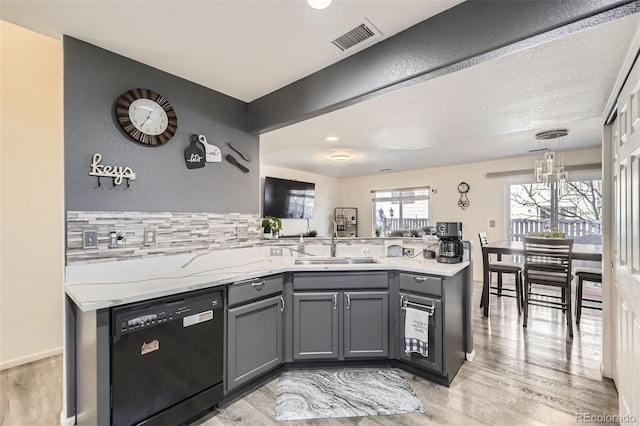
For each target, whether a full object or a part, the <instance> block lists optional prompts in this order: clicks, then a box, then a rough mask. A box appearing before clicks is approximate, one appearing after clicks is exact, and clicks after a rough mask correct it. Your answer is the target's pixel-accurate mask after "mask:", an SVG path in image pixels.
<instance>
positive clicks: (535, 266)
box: [522, 237, 573, 337]
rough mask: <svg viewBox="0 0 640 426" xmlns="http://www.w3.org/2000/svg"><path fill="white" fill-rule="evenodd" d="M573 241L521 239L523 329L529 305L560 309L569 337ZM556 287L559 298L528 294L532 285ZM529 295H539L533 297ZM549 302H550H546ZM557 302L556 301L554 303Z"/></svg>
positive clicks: (527, 317)
mask: <svg viewBox="0 0 640 426" xmlns="http://www.w3.org/2000/svg"><path fill="white" fill-rule="evenodd" d="M572 258H573V240H572V239H561V238H534V237H525V238H524V319H523V322H522V326H523V327H526V326H527V321H528V319H529V305H535V306H548V307H552V308H560V309H562V310H563V312H564V313H565V316H566V320H567V330H568V332H569V336H570V337H573V327H572V323H573V318H572V314H571V281H572V278H573V275H572V273H571V262H572ZM533 284H535V285H536V286H538V285H540V286H545V287H554V288H559V289H560V291H561V294H560V296H553V295H548V294H539V293H533V292H532V287H531V286H532V285H533ZM532 296H542V297H533V298H532ZM550 299H551V300H550ZM556 300H559V301H556Z"/></svg>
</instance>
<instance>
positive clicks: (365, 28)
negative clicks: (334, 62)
mask: <svg viewBox="0 0 640 426" xmlns="http://www.w3.org/2000/svg"><path fill="white" fill-rule="evenodd" d="M380 37H382V33H381V32H380V31H379V30H378V29H377V28H376V27H375V26H374V25H373V24H372V23H371V22H369V20H367V19H366V18H364V19H363V20H362V22H361V23H360V24H358V25H357V26H356V27H354V28H352V29H351V30H349V31H347V32H346V33H344V34H341V35H339V36H337V37H335V38H333V39H332V40H331V44H333V45H334V46H335V47H337V48H338V49H340V51H342V52H344V51H346V50H356V49H353V48H354V47H356V46H358V47H359V48H360V47H364V46H365V45H368V44H371V42H373V41H374V40H376V39H378V38H380Z"/></svg>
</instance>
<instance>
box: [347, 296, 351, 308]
mask: <svg viewBox="0 0 640 426" xmlns="http://www.w3.org/2000/svg"><path fill="white" fill-rule="evenodd" d="M349 309H351V296H350V295H349V294H347V311H348V310H349Z"/></svg>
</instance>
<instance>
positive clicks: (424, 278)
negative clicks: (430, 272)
mask: <svg viewBox="0 0 640 426" xmlns="http://www.w3.org/2000/svg"><path fill="white" fill-rule="evenodd" d="M413 279H414V280H416V281H422V282H423V281H426V280H427V277H416V276H414V277H413Z"/></svg>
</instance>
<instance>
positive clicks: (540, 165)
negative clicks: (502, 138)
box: [533, 129, 569, 194]
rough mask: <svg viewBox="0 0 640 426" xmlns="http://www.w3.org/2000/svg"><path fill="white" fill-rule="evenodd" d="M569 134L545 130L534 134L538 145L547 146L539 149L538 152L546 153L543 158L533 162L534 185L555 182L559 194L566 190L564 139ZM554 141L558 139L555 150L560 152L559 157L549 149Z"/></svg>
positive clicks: (567, 131)
mask: <svg viewBox="0 0 640 426" xmlns="http://www.w3.org/2000/svg"><path fill="white" fill-rule="evenodd" d="M568 134H569V130H567V129H556V130H547V131H545V132H540V133H538V134H536V140H537V141H538V144H539V145H540V143H545V144H546V145H547V146H545V147H544V149H543V148H540V149H539V150H538V151H546V152H545V153H544V158H541V157H538V159H537V160H536V161H535V162H534V167H533V172H534V176H535V179H536V183H545V184H551V183H552V182H556V183H557V184H558V190H559V191H560V193H561V194H564V193H565V191H566V189H567V179H568V178H569V174H568V173H567V171H566V170H565V168H564V153H563V151H562V150H563V147H564V137H565V136H567V135H568ZM554 139H559V142H558V146H557V148H558V149H559V150H560V156H558V155H556V152H555V151H553V150H552V149H551V142H550V141H552V140H554Z"/></svg>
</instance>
